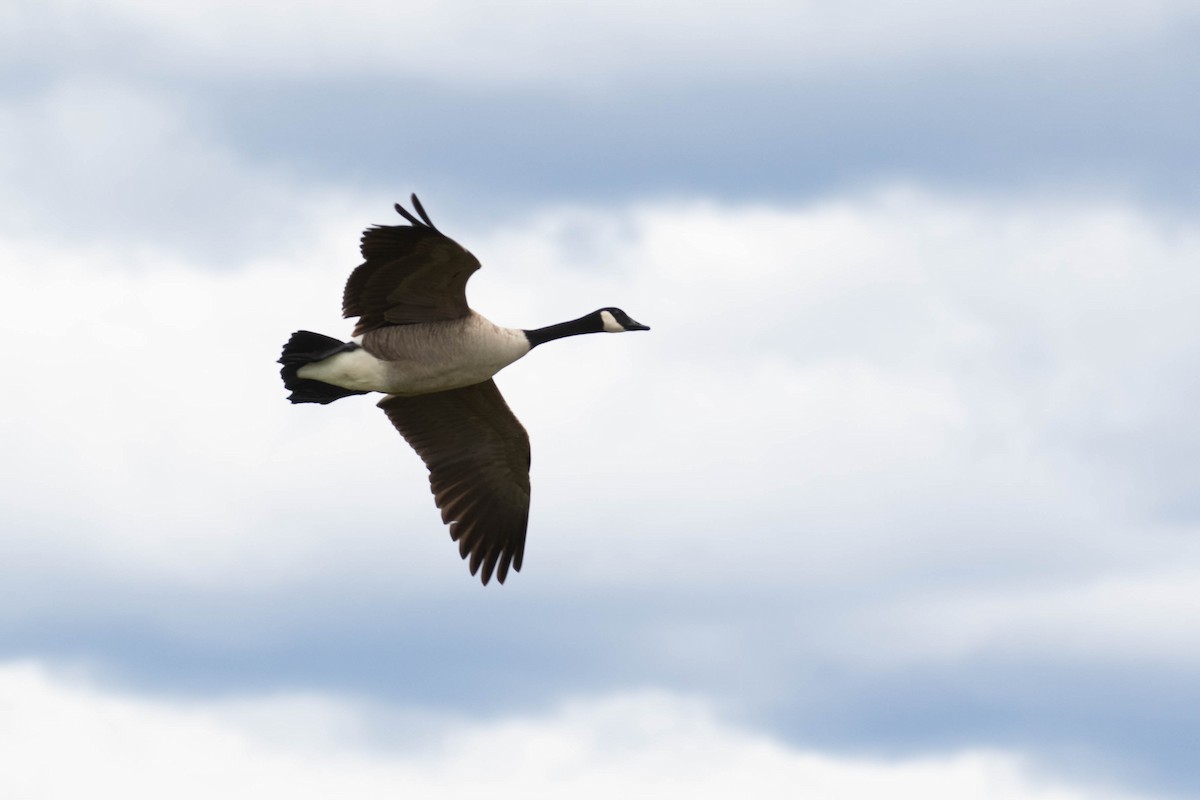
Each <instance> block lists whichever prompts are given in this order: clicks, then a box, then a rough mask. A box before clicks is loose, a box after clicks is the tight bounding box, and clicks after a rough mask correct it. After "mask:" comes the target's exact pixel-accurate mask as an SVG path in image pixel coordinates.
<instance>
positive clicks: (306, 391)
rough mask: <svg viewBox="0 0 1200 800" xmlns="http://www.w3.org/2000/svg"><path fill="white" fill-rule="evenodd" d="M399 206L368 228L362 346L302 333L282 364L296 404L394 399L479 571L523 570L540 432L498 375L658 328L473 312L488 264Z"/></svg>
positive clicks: (348, 297)
mask: <svg viewBox="0 0 1200 800" xmlns="http://www.w3.org/2000/svg"><path fill="white" fill-rule="evenodd" d="M412 203H413V208H414V209H415V210H416V212H417V214H418V215H419V216H420V218H419V219H418V218H417V217H414V216H413V215H412V214H410V213H409V212H408V211H406V210H405V209H404V208H403V207H402V206H401V205H400V204H399V203H397V204H396V211H397V212H398V213H399V214H400V216H402V217H404V218H405V219H406V220H408V222H409V223H410V224H409V225H397V226H389V225H377V226H374V227H371V228H367V230H365V231H363V235H362V243H361V250H362V255H363V259H364V261H363V263H362V264H360V265H359V266H358V268H357V269H355V270H354V272H352V273H351V274H350V279H349V280H348V281H346V289H345V292H344V293H343V296H342V315H343V316H344V317H358V324H357V325H355V326H354V333H353V337H354V340H353V341H350V342H343V341H341V340H339V339H333V338H330V337H328V336H322V335H321V334H319V333H312V332H310V331H297V332H296V333H293V334H292V337H291V338H290V339H289V340H288V342H287V344H285V345H284V346H283V355H282V356H280V358H279V363H280V364H283V369H282V370H280V374H281V375H282V376H283V385H284V386H285V387H287V389H289V390H290V391H291V395H289V397H288V399H289V400H291V401H292V402H293V403H322V404H324V403H332V402H333V401H334V400H337V399H338V398H341V397H347V396H349V395H354V394H366V393H367V392H385V393H386V394H387V397H385V398H383V400H381V401H380V402H379V407H380V408H382V409H383V411H384V413H385V414H387V416H388V419H389V420H391V422H392V424H393V425H394V426H395V427H396V429H397V430H398V431H400V435H401V436H403V437H404V439H405V440H406V441H407V442H408V443H409V445H411V446H412V448H413V449H414V450H416V451H417V454H418V455H419V456H420V457H421V460H422V461H424V462H425V466H426V467H428V468H429V483H430V486H431V488H432V489H433V496H434V501H435V502H436V503H437V507H438V508H439V509H441V512H442V521H443V522H444V523H447V524H449V525H450V538H451V539H453V540H455V541H457V542H458V552H459V554H460V555H461V556H462V557H463V558H464V559H465V558H466V557H467V556H468V555H469V556H470V557H471V560H470V568H471V574H472V575H475V574H476V573H477V572H478V571H479V569H480V567H482V568H483V575H482V579H483V583H484V585H487V582H488V581H489V580H490V579H491V577H492V572H493V570H494V571H495V573H496V579H497V580H498V581H499V582H500V583H504V579H505V578H506V577H507V576H508V568H509V566H511V567H512V568H513V569H514V570H520V569H521V561H522V559H523V557H524V553H525V529H526V527H527V526H528V522H529V436H528V434H526V432H525V428H523V427H522V426H521V423H520V422H519V421H517V418H516V417H515V416H513V413H512V411H511V410H509V408H508V405H507V404H506V403H505V402H504V398H503V397H502V396H501V395H500V390H499V389H497V388H496V384H495V382H493V381H492V376H493V375H495V374H496V373H497V372H499V371H500V370H501V369H503V368H504V367H506V366H508V365H509V364H511V363H513V362H514V361H516V360H517V359H519V358H521V357H522V356H524V355H525V354H526V353H528V352H529V351H530V350H532V349H533V348H534V347H537V346H538V345H539V344H544V343H546V342H549V341H553V340H554V339H561V338H563V337H565V336H575V335H577V334H581V333H622V332H624V331H648V330H650V329H649V328H648V327H647V326H645V325H642V324H641V323H639V322H634V321H633V320H632V319H630V317H629V315H628V314H626V313H625V312H624V311H622V310H621V309H619V308H601V309H599V310H597V311H593V312H592V313H590V314H588V315H586V316H583V317H580V318H579V319H575V320H571V321H570V322H562V323H559V324H557V325H550V326H548V327H545V328H536V329H534V330H522V329H520V328H501V327H500V326H498V325H494V324H493V323H491V322H489V321H488V320H486V319H484V318H483V317H481V316H480V315H479V314H477V313H475V312H474V311H472V310H471V308H470V307H469V306H468V305H467V297H466V286H467V280H468V279H469V278H470V277H471V274H472V273H473V272H475V270H477V269H479V266H480V264H479V261H478V260H477V259H476V258H475V256H473V255H471V254H470V253H469V252H467V251H466V250H465V249H464V248H463V247H462V246H461V245H459V244H458V243H457V242H455V241H454V240H453V239H451V238H449V237H447V236H446V235H445V234H443V233H442V232H441V231H439V230H438V229H437V228H436V227H434V224H433V223H432V222H431V221H430V220H429V215H428V214H426V213H425V209H424V208H422V206H421V202H420V201H419V200H417V196H416V195H415V194H414V195H413V196H412Z"/></svg>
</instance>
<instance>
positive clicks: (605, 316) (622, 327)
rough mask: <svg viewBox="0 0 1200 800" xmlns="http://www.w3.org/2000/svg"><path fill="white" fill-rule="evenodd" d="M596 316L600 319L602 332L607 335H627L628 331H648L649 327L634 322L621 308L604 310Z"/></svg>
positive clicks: (596, 313) (595, 314)
mask: <svg viewBox="0 0 1200 800" xmlns="http://www.w3.org/2000/svg"><path fill="white" fill-rule="evenodd" d="M594 316H596V317H597V318H599V321H600V330H602V331H604V332H605V333H625V332H626V331H648V330H650V326H649V325H643V324H642V323H640V322H638V321H636V320H634V319H633V318H632V317H631V316H629V315H628V314H626V313H625V312H624V311H622V310H621V309H619V308H613V307H611V306H610V307H608V308H602V309H600V310H598V311H596V312H594Z"/></svg>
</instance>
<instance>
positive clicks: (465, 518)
mask: <svg viewBox="0 0 1200 800" xmlns="http://www.w3.org/2000/svg"><path fill="white" fill-rule="evenodd" d="M379 407H380V408H382V409H383V410H384V412H385V413H386V414H387V415H388V419H390V420H391V421H392V424H393V425H395V426H396V430H398V431H400V434H401V435H402V436H403V437H404V438H405V440H406V441H407V442H408V443H409V444H410V445H412V448H413V449H414V450H416V451H417V454H418V455H419V456H421V460H422V461H424V462H425V466H426V467H428V468H429V484H430V486H431V488H432V489H433V497H434V501H435V502H436V503H437V507H438V508H440V509H441V511H442V521H443V522H445V523H447V524H449V525H450V538H452V539H454V540H455V541H457V542H458V552H459V555H461V556H462V557H463V558H464V559H465V558H467V556H470V567H471V574H472V575H474V574H476V573H477V572H478V571H479V569H480V568H481V567H482V569H483V575H482V578H483V583H484V585H487V582H488V581H489V580H490V579H491V577H492V572H493V570H495V573H496V579H497V580H498V581H500V583H504V579H505V577H507V576H508V568H509V566H510V565H511V566H512V568H513V569H514V570H518V571H519V570H520V569H521V561H522V559H523V557H524V554H525V529H526V527H527V526H528V523H529V436H528V434H526V433H525V428H524V427H522V426H521V423H520V422H519V421H518V420H517V418H516V417H515V416H513V413H512V411H511V410H510V409H509V407H508V404H507V403H505V402H504V397H503V396H501V394H500V390H499V389H497V388H496V384H495V382H493V381H490V380H489V381H484V382H483V383H477V384H475V385H473V386H465V387H463V388H461V389H452V390H450V391H448V392H436V393H434V394H423V395H417V396H416V397H399V396H395V395H392V396H389V397H386V398H384V399H383V400H382V401H380V403H379Z"/></svg>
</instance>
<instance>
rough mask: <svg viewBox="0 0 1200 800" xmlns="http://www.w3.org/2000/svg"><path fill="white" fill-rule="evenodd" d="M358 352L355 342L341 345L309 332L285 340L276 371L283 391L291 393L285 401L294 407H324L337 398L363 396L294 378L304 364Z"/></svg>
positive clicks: (353, 391) (331, 385)
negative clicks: (286, 390) (290, 402)
mask: <svg viewBox="0 0 1200 800" xmlns="http://www.w3.org/2000/svg"><path fill="white" fill-rule="evenodd" d="M357 348H358V345H356V344H355V343H354V342H342V341H339V340H337V339H334V338H332V337H330V336H322V335H321V334H319V333H313V332H312V331H296V332H295V333H293V334H292V338H290V339H288V341H287V344H285V345H284V346H283V354H282V355H281V356H280V357H279V363H280V364H283V369H281V370H279V374H280V376H281V377H282V378H283V385H284V387H285V388H287V389H288V390H289V391H290V392H291V394H290V395H288V400H291V401H292V402H293V403H321V404H325V403H332V402H333V401H334V400H337V399H338V398H339V397H349V396H350V395H352V394H366V392H359V391H355V390H354V389H343V388H342V387H340V386H334V385H333V384H330V383H324V382H322V381H314V380H310V379H308V378H301V377H298V376H297V375H296V372H297V371H298V370H299V369H300V368H301V367H303V366H304V365H305V364H311V363H312V362H314V361H321V360H323V359H326V358H329V357H330V356H332V355H337V354H338V353H341V352H343V351H347V350H355V349H357Z"/></svg>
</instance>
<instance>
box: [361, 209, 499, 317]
mask: <svg viewBox="0 0 1200 800" xmlns="http://www.w3.org/2000/svg"><path fill="white" fill-rule="evenodd" d="M413 205H414V206H415V207H416V209H417V212H418V213H419V214H420V215H421V218H420V219H417V218H416V217H414V216H413V215H412V214H410V213H408V211H406V210H404V208H403V207H402V206H401V205H400V204H399V203H397V204H396V211H398V212H399V213H400V215H401V216H403V217H404V218H405V219H407V220H409V221H410V222H411V223H412V225H378V226H375V227H373V228H367V230H365V231H363V236H362V243H361V245H360V248H361V250H362V255H363V259H364V261H363V263H362V264H360V265H359V266H358V267H357V268H356V269H355V270H354V272H352V273H350V279H349V280H348V281H346V290H345V292H344V293H343V295H342V316H345V317H358V318H359V320H358V324H357V325H356V326H355V327H354V335H355V336H358V335H359V334H361V333H365V332H366V331H369V330H374V329H375V328H382V327H384V326H386V325H405V324H408V323H413V322H435V321H438V320H447V319H458V318H459V317H465V316H467V314H469V313H470V311H471V310H470V308H469V307H468V306H467V280H468V279H469V278H470V277H471V274H472V273H473V272H475V270H477V269H479V260H478V259H477V258H475V256H473V255H471V254H470V253H469V252H467V250H466V249H464V248H463V247H462V245H460V244H459V243H458V242H456V241H454V240H453V239H451V238H449V237H448V236H445V235H444V234H442V233H441V232H440V231H439V230H438V229H437V228H435V227H433V223H432V222H430V221H429V217H428V216H426V214H425V209H423V208H422V207H421V203H420V201H418V200H417V197H416V195H413Z"/></svg>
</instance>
